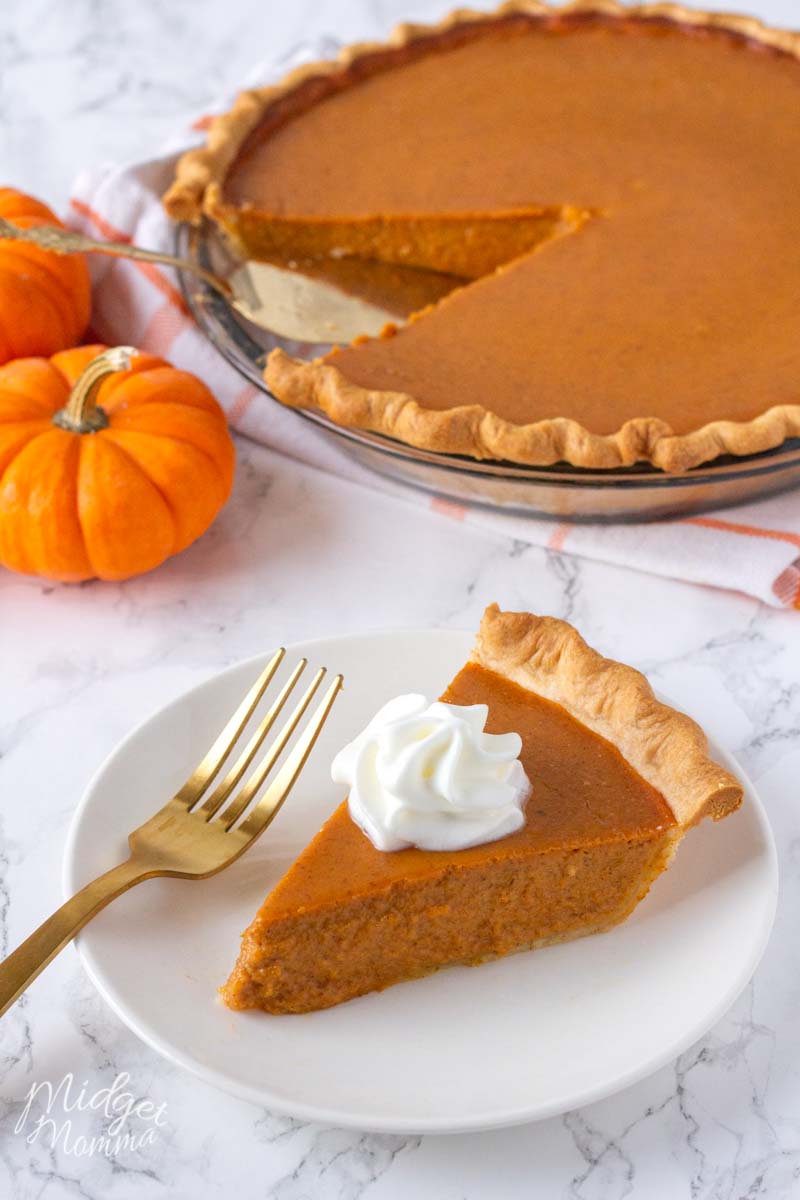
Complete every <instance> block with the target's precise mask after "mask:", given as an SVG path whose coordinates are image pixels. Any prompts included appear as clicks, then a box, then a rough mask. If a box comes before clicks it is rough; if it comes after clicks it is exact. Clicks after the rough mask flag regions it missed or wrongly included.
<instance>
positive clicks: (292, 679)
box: [196, 658, 308, 818]
mask: <svg viewBox="0 0 800 1200" xmlns="http://www.w3.org/2000/svg"><path fill="white" fill-rule="evenodd" d="M307 666H308V659H307V658H301V659H300V662H299V663H298V664H297V666H296V667H295V669H294V670H293V671H292V673H291V675H290V676H289V679H288V680H287V681H286V683H285V684H284V686H283V688H282V689H281V692H280V695H279V696H278V698H277V700H276V701H275V703H274V704H272V705H271V706H270V708H269V709H268V710H267V714H266V716H265V717H264V719H263V721H262V722H261V723H260V725H259V726H258V728H257V729H256V731H255V733H254V734H253V736H252V737H251V738H250V741H249V742H248V743H247V746H246V747H245V749H244V751H243V752H242V754H241V755H240V756H239V758H238V759H237V760H236V762H235V763H234V765H233V766H232V767H231V769H230V771H228V773H227V775H226V776H225V777H224V779H223V780H222V781H221V782H220V783H218V784H217V786H216V787H215V788H214V791H213V792H212V793H211V795H210V796H209V797H208V798H207V799H206V800H204V801H203V803H202V804H201V805H200V807H199V808H198V809H197V810H196V812H197V813H198V814H202V815H203V816H207V817H208V818H211V817H213V815H214V813H215V812H216V811H217V810H218V809H219V808H220V807H221V806H222V805H223V804H224V803H225V801H226V800H227V799H228V797H229V796H230V794H231V792H232V791H233V789H234V788H235V787H236V785H237V783H238V782H239V780H240V779H241V778H242V776H243V775H244V773H245V771H246V770H247V768H248V767H249V766H250V763H251V762H252V761H253V759H254V758H255V756H256V754H257V753H258V751H259V750H260V748H261V746H262V745H263V742H264V738H265V737H266V736H267V734H268V733H269V731H270V729H271V728H272V726H273V725H274V724H275V721H276V720H277V717H278V713H279V712H280V711H281V709H282V708H283V706H284V704H285V703H286V701H287V699H288V698H289V695H290V693H291V692H292V690H293V688H294V685H295V684H296V683H297V681H298V679H299V678H300V676H301V675H302V674H303V671H304V670H305V669H306V667H307Z"/></svg>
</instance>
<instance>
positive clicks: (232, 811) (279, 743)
mask: <svg viewBox="0 0 800 1200" xmlns="http://www.w3.org/2000/svg"><path fill="white" fill-rule="evenodd" d="M324 675H325V668H324V667H320V669H319V670H318V671H317V673H316V675H315V676H314V678H313V679H312V680H311V683H310V684H309V686H308V687H307V689H306V691H305V694H304V695H303V697H302V698H301V700H300V702H299V704H298V705H297V707H296V708H295V710H294V712H293V713H292V715H291V716H290V717H289V720H288V721H287V722H286V724H285V725H284V726H283V729H281V731H280V733H279V734H278V736H277V738H276V739H275V741H274V742H273V744H272V745H271V746H270V748H269V750H268V752H267V754H266V755H265V757H264V760H263V761H262V762H260V763H259V764H258V767H257V768H256V770H255V771H254V772H253V774H252V775H251V777H250V779H248V781H247V782H246V783H245V785H244V787H243V788H242V790H241V791H240V792H239V795H238V796H236V798H235V799H234V800H232V801H231V802H230V804H228V805H227V806H226V807H225V809H224V811H223V812H221V813H220V815H219V816H218V817H217V820H218V821H219V823H220V824H221V825H222V826H223V827H224V828H225V829H230V827H231V826H232V825H233V823H234V822H235V821H237V820H238V818H239V817H240V816H241V815H242V813H243V812H244V810H245V809H246V808H247V806H248V804H249V803H250V802H251V800H252V799H253V797H254V796H255V795H256V793H257V792H258V790H259V789H260V787H261V785H262V784H263V782H264V780H265V779H266V777H267V775H268V774H269V773H270V771H271V770H272V768H273V767H274V766H275V763H276V762H277V761H278V758H279V756H280V755H281V754H282V752H283V749H284V747H285V746H286V743H287V742H288V741H289V738H290V737H291V736H292V734H293V733H294V731H295V729H296V728H297V726H298V724H299V723H300V718H301V717H302V716H303V713H304V712H305V711H306V709H307V708H308V706H309V704H310V703H311V701H312V700H313V698H314V693H315V692H316V690H317V688H318V687H319V685H320V684H321V683H322V680H323V677H324Z"/></svg>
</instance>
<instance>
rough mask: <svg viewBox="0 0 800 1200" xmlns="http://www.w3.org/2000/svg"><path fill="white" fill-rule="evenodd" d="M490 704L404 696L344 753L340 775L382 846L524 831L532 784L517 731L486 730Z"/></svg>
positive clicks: (356, 816) (423, 845)
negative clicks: (445, 701) (498, 731)
mask: <svg viewBox="0 0 800 1200" xmlns="http://www.w3.org/2000/svg"><path fill="white" fill-rule="evenodd" d="M488 711H489V710H488V708H487V706H486V705H485V704H473V705H469V706H463V707H462V706H460V705H455V704H443V703H442V702H441V701H438V702H437V703H435V704H429V703H428V701H427V700H426V698H425V697H424V696H417V695H409V696H397V697H396V699H394V700H390V701H389V703H388V704H385V705H384V706H383V708H382V709H381V710H380V712H378V713H377V714H376V715H375V716H374V717H373V718H372V720H371V721H370V723H369V725H367V727H366V729H365V730H364V731H363V732H362V733H360V734H359V735H358V737H357V738H355V740H354V741H352V742H350V743H349V745H347V746H345V747H344V749H343V750H340V751H339V753H338V754H337V755H336V757H335V759H334V760H333V764H332V766H331V775H332V776H333V779H334V781H335V782H336V783H346V784H348V785H349V787H350V800H349V805H350V815H351V816H352V818H353V820H354V821H355V823H356V824H357V825H358V826H359V827H360V828H361V829H362V830H363V832H364V833H365V834H366V835H367V837H368V838H369V839H370V841H371V842H372V844H373V845H374V846H375V847H376V848H377V849H378V850H404V849H406V848H407V847H408V846H417V847H418V848H419V849H421V850H466V849H467V847H468V846H478V845H480V844H481V843H483V842H493V841H495V840H496V839H497V838H501V837H505V836H506V834H509V833H513V832H514V831H515V830H516V829H520V828H521V826H522V825H523V824H524V822H525V815H524V807H525V802H526V800H527V799H528V796H529V794H530V783H529V781H528V777H527V775H526V774H525V771H524V769H523V766H522V763H521V762H520V761H519V753H520V750H521V749H522V739H521V738H520V736H519V734H516V733H501V734H493V733H484V732H483V729H484V726H485V724H486V718H487V715H488Z"/></svg>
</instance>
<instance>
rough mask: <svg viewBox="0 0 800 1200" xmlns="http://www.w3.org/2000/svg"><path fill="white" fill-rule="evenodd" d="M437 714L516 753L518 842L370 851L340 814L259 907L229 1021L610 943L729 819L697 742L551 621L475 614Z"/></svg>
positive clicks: (728, 803)
mask: <svg viewBox="0 0 800 1200" xmlns="http://www.w3.org/2000/svg"><path fill="white" fill-rule="evenodd" d="M442 700H443V701H445V703H446V704H448V705H457V706H472V705H476V704H482V705H486V706H487V707H488V720H487V724H486V729H487V731H488V732H489V733H495V734H497V733H503V734H507V733H509V732H513V733H516V734H518V735H519V737H520V739H521V751H520V753H519V763H521V765H522V768H524V772H525V775H526V776H527V780H528V782H529V785H530V793H529V796H528V798H527V802H526V803H525V805H524V818H523V821H522V823H521V827H518V828H516V829H515V830H514V831H513V832H511V833H509V834H507V835H506V836H501V837H499V838H498V839H497V840H494V841H487V842H485V843H483V844H478V845H474V844H473V845H471V846H470V847H469V848H467V849H460V850H446V849H445V850H441V849H436V850H432V849H418V848H414V847H410V848H405V849H397V850H381V849H378V848H376V845H374V844H373V841H371V840H370V839H369V838H368V837H367V836H366V834H365V833H364V832H363V831H362V829H363V826H361V827H359V825H357V824H356V823H355V821H354V820H353V818H352V816H351V809H350V806H349V805H348V802H347V801H345V802H344V803H343V804H341V805H340V806H339V807H338V808H337V809H336V811H335V812H334V813H333V815H332V816H331V818H330V819H329V820H328V822H327V823H326V824H325V825H324V826H323V827H322V829H321V830H320V831H319V833H318V834H317V835H316V837H315V838H314V839H313V840H312V841H311V843H310V844H309V845H308V847H307V848H306V849H305V850H304V851H303V853H302V854H301V855H300V857H299V858H298V859H297V861H296V862H295V863H294V865H293V866H292V867H291V868H290V869H289V871H288V872H287V874H286V875H285V876H284V878H283V879H282V880H281V882H280V883H279V884H278V885H277V887H276V888H275V889H274V891H273V892H272V893H271V894H270V895H269V896H268V897H267V899H266V900H265V902H264V904H263V906H262V907H261V909H260V911H259V912H258V914H257V915H256V917H255V919H254V921H253V923H252V924H251V925H250V927H249V929H247V931H246V932H245V934H244V935H243V939H242V947H241V952H240V955H239V960H238V962H237V964H236V966H235V968H234V970H233V973H232V974H231V977H230V979H229V980H228V982H227V984H226V985H225V987H224V989H223V993H222V994H223V997H224V999H225V1001H226V1003H227V1004H228V1005H229V1006H230V1007H231V1008H234V1009H246V1008H262V1009H265V1010H266V1011H267V1012H271V1013H298V1012H308V1011H313V1010H316V1009H322V1008H327V1007H329V1006H331V1005H334V1004H339V1003H341V1002H342V1001H344V1000H348V999H351V998H352V997H354V996H359V995H362V994H364V993H366V992H370V991H374V990H379V989H382V988H385V987H388V986H389V985H390V984H394V983H398V982H400V981H402V980H408V979H414V978H416V977H419V976H422V975H425V974H428V973H429V972H431V971H435V970H437V969H438V968H440V967H444V966H447V965H449V964H454V963H464V964H476V963H480V962H483V961H484V960H486V959H491V958H496V957H498V956H501V955H506V954H510V953H513V952H515V951H520V950H526V949H530V948H532V947H536V946H546V945H549V944H551V943H554V942H562V941H566V940H569V939H572V938H576V937H582V936H584V935H586V934H591V933H598V932H600V931H603V930H607V929H609V928H611V927H612V926H614V925H616V924H617V923H618V922H620V921H623V920H624V919H625V918H626V917H627V916H628V915H629V914H630V913H631V912H632V910H633V909H634V908H635V907H636V905H637V904H638V902H639V901H640V900H641V899H642V898H643V896H644V895H645V894H646V893H647V891H648V889H649V888H650V885H651V884H652V882H653V880H654V879H655V878H656V877H657V876H658V875H659V874H660V873H661V871H663V870H664V868H665V867H666V866H667V865H668V864H669V862H670V860H671V859H672V857H673V855H674V854H675V851H676V849H677V847H678V843H679V842H680V840H681V838H682V837H683V835H684V834H685V833H686V831H687V830H688V829H689V828H690V827H691V826H693V825H695V824H696V823H697V822H698V821H700V820H701V819H703V818H704V817H707V816H710V817H712V818H713V819H714V820H718V819H720V818H721V817H725V816H727V815H728V814H729V813H731V812H733V811H734V810H735V809H736V808H737V807H738V806H739V804H740V803H741V799H742V788H741V786H740V784H739V782H738V781H737V780H736V779H735V778H733V777H732V776H731V775H730V774H729V773H728V772H727V771H725V770H724V769H723V768H722V767H721V766H719V765H718V764H717V763H716V762H714V761H713V759H711V758H710V757H709V755H708V752H707V748H706V739H705V736H704V734H703V732H702V730H701V729H700V728H699V727H698V726H697V725H696V724H695V722H694V721H692V720H691V719H690V718H689V717H687V716H685V715H684V714H683V713H679V712H677V711H675V710H674V709H672V708H669V707H667V706H666V705H664V704H661V703H660V702H659V701H658V700H656V698H655V697H654V695H653V692H652V690H651V688H650V686H649V684H648V683H647V681H646V679H645V678H644V676H643V675H641V674H639V672H638V671H635V670H633V669H632V668H630V667H627V666H624V665H622V664H621V663H616V662H612V661H610V660H609V659H605V658H602V657H601V656H600V655H599V654H597V653H596V652H595V651H594V650H592V649H590V647H589V646H587V644H586V643H585V642H584V641H583V639H582V638H581V637H580V635H579V634H578V633H577V632H576V631H575V630H574V629H573V628H572V627H571V626H570V625H568V624H566V623H565V622H563V621H558V620H554V619H551V618H548V617H537V616H533V615H532V614H530V613H507V612H501V611H500V610H499V609H498V608H497V606H496V605H492V606H491V607H490V608H488V609H487V610H486V613H485V614H484V617H483V620H482V623H481V627H480V632H479V634H478V638H477V642H476V645H475V649H474V651H473V653H472V656H471V658H470V661H469V662H468V663H467V664H466V666H465V667H464V668H463V670H461V671H460V672H459V674H458V675H457V676H456V677H455V679H454V680H453V681H452V683H450V685H449V686H448V687H447V689H446V690H445V692H444V694H443V696H442Z"/></svg>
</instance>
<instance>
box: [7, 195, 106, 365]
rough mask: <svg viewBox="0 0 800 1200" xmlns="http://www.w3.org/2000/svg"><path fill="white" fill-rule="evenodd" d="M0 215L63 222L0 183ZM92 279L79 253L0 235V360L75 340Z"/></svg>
mask: <svg viewBox="0 0 800 1200" xmlns="http://www.w3.org/2000/svg"><path fill="white" fill-rule="evenodd" d="M0 217H3V218H4V219H5V220H6V221H11V222H12V223H13V224H14V225H20V226H22V228H24V229H28V228H30V227H31V226H33V225H58V226H60V225H61V222H60V221H59V220H58V218H57V217H56V215H55V213H53V212H51V211H50V209H49V208H48V207H47V205H46V204H42V203H41V202H40V201H39V200H35V199H34V198H33V196H26V195H25V194H24V192H17V191H15V190H14V189H13V188H0ZM90 308H91V284H90V280H89V268H88V267H87V265H86V259H85V258H84V257H83V256H82V255H80V254H68V255H67V254H54V253H53V252H52V251H50V250H41V249H40V248H39V247H38V246H32V245H30V244H28V243H27V242H15V241H13V240H12V239H7V238H3V239H1V240H0V363H5V362H8V361H9V359H12V358H22V357H24V356H26V355H30V354H42V355H50V354H55V353H56V351H58V350H64V349H65V348H66V347H67V346H74V345H75V343H76V342H79V341H80V339H81V337H82V336H83V334H84V332H85V330H86V326H87V325H88V324H89V312H90Z"/></svg>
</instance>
